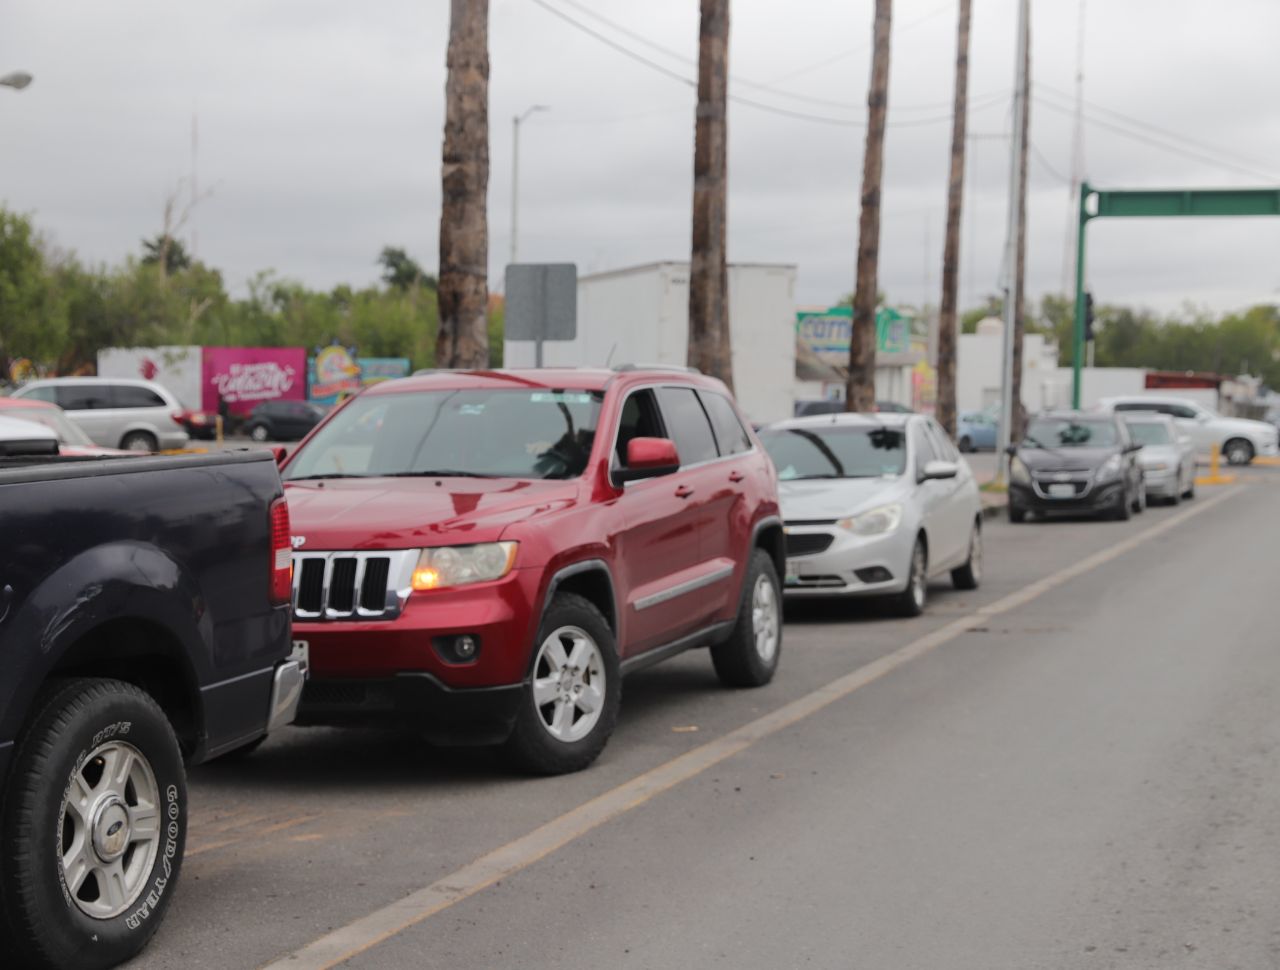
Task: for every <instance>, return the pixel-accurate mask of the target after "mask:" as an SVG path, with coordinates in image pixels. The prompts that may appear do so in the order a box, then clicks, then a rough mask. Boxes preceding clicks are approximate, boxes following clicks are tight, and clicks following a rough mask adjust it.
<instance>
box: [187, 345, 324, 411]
mask: <svg viewBox="0 0 1280 970" xmlns="http://www.w3.org/2000/svg"><path fill="white" fill-rule="evenodd" d="M202 397H203V402H202V407H203V408H204V410H206V411H217V410H218V403H219V401H226V402H227V407H228V409H229V410H230V412H231V413H232V414H248V413H249V412H250V411H252V410H253V409H254V407H256V406H257V405H259V404H261V403H262V402H263V401H276V400H287V401H305V400H306V397H307V352H306V351H305V350H303V349H302V348H301V347H206V348H204V374H203V382H202Z"/></svg>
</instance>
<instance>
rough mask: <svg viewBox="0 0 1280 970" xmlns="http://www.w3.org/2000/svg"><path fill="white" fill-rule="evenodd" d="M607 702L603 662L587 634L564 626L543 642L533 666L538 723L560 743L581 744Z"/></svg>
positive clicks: (595, 645) (534, 700) (534, 698)
mask: <svg viewBox="0 0 1280 970" xmlns="http://www.w3.org/2000/svg"><path fill="white" fill-rule="evenodd" d="M604 702H605V673H604V658H603V657H602V656H601V654H600V646H599V644H597V643H596V642H595V640H593V639H592V638H591V636H590V634H588V633H587V632H586V631H585V630H583V629H582V628H580V627H576V626H562V627H560V628H559V629H558V630H555V631H554V632H553V633H552V634H551V635H550V636H548V637H547V638H546V639H545V640H543V641H542V646H541V647H539V648H538V657H537V659H536V660H535V661H534V665H533V704H534V707H536V708H537V710H538V720H539V722H540V723H541V724H542V726H543V728H544V729H545V730H546V732H547V733H548V734H550V735H551V736H552V737H553V738H555V739H556V740H557V741H563V742H565V743H566V744H571V743H573V742H574V741H581V740H582V739H583V738H585V737H586V736H587V735H588V734H590V733H591V731H592V729H593V728H594V727H595V726H596V722H597V721H599V720H600V713H601V711H602V710H603V709H604Z"/></svg>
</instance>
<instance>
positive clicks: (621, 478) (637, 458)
mask: <svg viewBox="0 0 1280 970" xmlns="http://www.w3.org/2000/svg"><path fill="white" fill-rule="evenodd" d="M679 470H680V455H679V453H678V452H677V451H676V443H675V442H674V441H672V440H671V439H670V438H632V439H631V440H630V441H628V442H627V464H626V465H625V467H623V468H619V469H617V470H616V471H614V473H613V479H614V481H615V482H617V483H618V484H620V485H621V484H623V483H625V482H637V481H640V480H641V479H645V478H658V477H660V476H662V475H671V474H673V473H675V472H677V471H679Z"/></svg>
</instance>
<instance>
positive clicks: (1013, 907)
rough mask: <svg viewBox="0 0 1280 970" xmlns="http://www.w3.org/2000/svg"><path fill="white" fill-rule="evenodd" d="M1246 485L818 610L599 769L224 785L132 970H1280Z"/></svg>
mask: <svg viewBox="0 0 1280 970" xmlns="http://www.w3.org/2000/svg"><path fill="white" fill-rule="evenodd" d="M1241 482H1242V484H1240V485H1237V486H1234V487H1228V488H1219V489H1217V490H1209V489H1203V490H1202V491H1201V495H1200V497H1199V498H1198V499H1197V500H1196V501H1195V502H1192V503H1184V504H1183V505H1182V506H1181V507H1180V508H1178V509H1170V508H1153V509H1150V510H1148V512H1147V513H1146V514H1144V515H1141V516H1138V517H1136V518H1135V519H1133V520H1132V521H1131V522H1128V523H1118V522H1100V523H1093V522H1051V523H1032V524H1027V525H1023V526H1011V525H1009V524H1007V523H1005V522H1004V521H1002V520H993V521H991V522H990V523H989V526H988V536H987V575H986V581H985V583H984V585H983V587H982V589H981V590H979V591H976V592H973V593H958V592H955V591H952V590H950V589H949V588H948V584H947V583H938V584H936V585H935V586H934V587H933V589H932V590H931V592H932V594H933V597H932V600H931V604H930V607H929V610H928V613H927V614H926V615H925V616H924V617H921V618H919V619H915V620H900V619H893V618H891V617H888V616H887V615H885V614H883V613H882V612H881V611H878V610H876V609H875V608H873V607H870V606H867V605H851V606H849V605H820V604H819V605H814V604H805V605H804V606H803V607H797V608H794V609H791V610H790V611H789V613H788V625H787V628H786V641H785V646H784V654H783V660H782V667H781V670H780V673H779V677H778V679H777V681H775V683H774V684H773V685H771V686H770V687H768V688H765V689H763V690H758V691H726V690H722V689H721V688H719V687H718V686H717V684H716V682H715V679H714V677H713V675H712V673H711V669H710V663H709V661H708V659H707V657H706V655H705V654H704V653H700V652H695V653H691V654H688V655H685V656H684V657H681V658H679V659H677V660H676V661H674V662H671V663H669V664H667V665H665V666H662V667H658V668H655V669H652V670H650V671H646V672H644V673H641V674H638V675H636V676H635V677H634V679H632V680H629V681H628V683H627V685H626V690H625V693H624V709H623V715H622V719H621V722H620V725H619V728H618V731H617V733H616V734H615V736H614V738H613V741H612V742H611V743H610V745H609V747H608V748H607V749H606V751H605V754H604V756H603V757H602V759H601V761H600V762H599V763H598V764H597V765H596V766H595V767H593V768H592V769H591V770H589V771H586V772H583V773H581V774H578V775H574V776H571V777H567V778H560V779H537V780H531V779H526V778H521V777H516V776H513V775H512V774H510V773H508V772H507V771H506V770H505V769H504V768H503V766H502V765H501V763H500V762H499V761H498V760H497V759H496V758H495V757H494V756H493V755H492V754H490V753H489V752H487V751H474V750H463V751H446V752H440V751H432V750H430V749H428V748H425V747H424V746H422V745H420V744H419V743H417V742H416V740H415V739H413V738H412V737H409V736H404V735H398V734H392V733H383V732H369V731H354V732H340V731H333V730H325V729H289V730H287V731H285V732H283V733H282V734H281V735H280V736H278V737H277V738H274V739H273V740H271V741H269V742H268V743H267V744H266V745H265V746H264V747H263V748H262V749H260V750H259V751H258V752H257V754H256V755H254V756H253V757H252V758H251V759H249V760H246V761H243V762H240V763H230V762H228V763H216V764H212V765H208V766H205V767H203V768H199V769H196V770H195V771H194V772H193V773H192V783H191V789H192V809H193V812H192V818H193V821H192V831H191V838H190V842H189V845H188V857H187V861H186V866H185V870H184V879H183V883H182V886H181V890H180V893H179V895H178V897H177V899H176V900H175V904H174V906H173V909H172V910H171V912H170V914H169V918H168V920H167V922H166V924H165V926H164V928H163V929H162V930H161V932H160V935H159V936H158V938H157V939H156V941H155V942H154V943H153V944H152V946H151V947H150V949H149V950H148V951H147V952H146V953H145V954H144V955H143V957H142V958H140V959H139V960H137V961H135V963H134V964H133V966H135V967H155V968H170V967H172V968H184V970H187V968H198V967H209V968H229V967H232V968H234V967H254V966H262V965H267V964H271V963H272V962H273V961H277V960H279V961H281V963H280V965H281V966H290V967H296V968H310V967H318V966H326V965H334V962H335V961H341V960H343V959H345V958H347V957H350V959H349V960H348V962H346V963H345V964H344V965H345V966H350V967H359V968H401V967H414V968H433V967H441V968H455V967H486V968H489V967H492V968H506V967H511V968H516V967H519V968H542V967H546V968H553V967H554V968H565V970H569V968H579V967H581V968H587V967H634V968H659V967H662V968H665V967H676V966H680V967H703V966H726V967H743V968H760V970H766V968H768V970H774V968H780V967H805V966H812V967H831V968H848V967H858V968H863V967H866V968H930V970H932V968H941V967H946V968H949V970H951V968H954V970H961V968H974V970H978V968H981V970H991V968H1006V967H1007V968H1018V970H1022V968H1034V967H1090V968H1093V967H1126V968H1127V967H1152V968H1155V967H1159V968H1170V967H1187V968H1191V967H1196V968H1201V967H1205V968H1215V970H1226V968H1231V967H1243V968H1255V967H1257V968H1262V967H1275V966H1280V919H1278V918H1277V916H1278V915H1280V913H1278V912H1277V910H1278V909H1280V891H1278V890H1280V814H1278V813H1277V812H1276V809H1275V806H1276V804H1277V802H1278V801H1280V769H1277V766H1276V758H1275V754H1276V751H1277V745H1278V744H1280V717H1278V716H1277V704H1276V699H1277V697H1278V696H1280V651H1277V650H1276V645H1277V637H1276V630H1275V619H1274V602H1275V599H1274V596H1275V594H1274V588H1275V577H1276V569H1275V550H1276V549H1278V548H1280V517H1277V514H1276V513H1277V511H1278V510H1280V487H1278V486H1280V469H1274V470H1258V471H1250V472H1247V473H1245V474H1244V475H1242V477H1241ZM495 850H496V851H495ZM316 941H320V942H319V943H317V942H316ZM308 947H309V948H308ZM291 955H293V956H292V957H291Z"/></svg>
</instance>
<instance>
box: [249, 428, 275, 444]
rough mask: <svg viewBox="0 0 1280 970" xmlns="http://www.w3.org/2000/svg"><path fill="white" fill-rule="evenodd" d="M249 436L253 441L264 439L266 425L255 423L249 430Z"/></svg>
mask: <svg viewBox="0 0 1280 970" xmlns="http://www.w3.org/2000/svg"><path fill="white" fill-rule="evenodd" d="M249 437H250V438H252V439H253V440H254V441H259V442H261V441H266V440H267V438H268V437H270V436H269V435H268V434H267V428H266V425H262V424H255V425H254V426H253V430H252V431H250V432H249Z"/></svg>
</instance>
